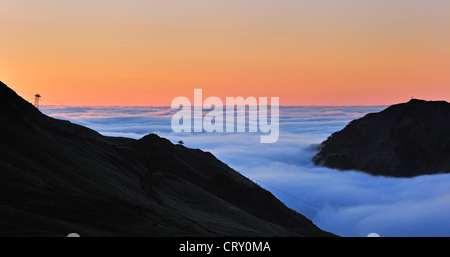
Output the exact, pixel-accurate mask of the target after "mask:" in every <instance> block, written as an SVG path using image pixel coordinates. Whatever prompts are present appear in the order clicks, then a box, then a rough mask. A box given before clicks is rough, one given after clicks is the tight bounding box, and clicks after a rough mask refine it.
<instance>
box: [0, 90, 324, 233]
mask: <svg viewBox="0 0 450 257" xmlns="http://www.w3.org/2000/svg"><path fill="white" fill-rule="evenodd" d="M0 119H1V121H2V122H1V131H0V191H1V192H0V236H65V235H67V234H68V233H71V232H75V233H79V234H81V235H82V236H330V235H331V234H329V233H326V232H324V231H322V230H320V229H318V228H317V227H316V226H315V225H314V224H313V223H312V222H311V221H309V220H308V219H306V218H305V217H304V216H302V215H301V214H299V213H296V212H295V211H293V210H291V209H289V208H287V207H286V206H285V205H283V204H282V203H281V202H280V201H279V200H277V199H276V198H275V197H274V196H273V195H272V194H271V193H269V192H268V191H266V190H264V189H262V188H260V187H259V186H258V185H256V184H255V183H253V182H252V181H250V180H248V179H247V178H245V177H244V176H242V175H240V174H239V173H237V172H236V171H234V170H233V169H231V168H230V167H228V166H227V165H225V164H224V163H222V162H221V161H219V160H217V159H216V158H215V157H214V156H213V155H212V154H210V153H207V152H203V151H201V150H196V149H189V148H186V147H184V146H180V145H173V144H172V143H170V142H169V141H168V140H166V139H163V138H160V137H158V136H157V135H154V134H151V135H148V136H146V137H144V138H142V139H140V140H134V139H128V138H114V137H105V136H102V135H100V134H99V133H97V132H95V131H93V130H90V129H88V128H85V127H82V126H79V125H75V124H72V123H70V122H68V121H62V120H57V119H53V118H50V117H48V116H46V115H43V114H42V113H41V112H40V111H39V110H37V109H36V108H34V106H32V105H31V104H29V103H28V102H26V101H25V100H23V99H22V98H20V97H19V96H18V95H17V94H16V93H15V92H13V91H12V90H11V89H9V88H8V87H7V86H6V85H4V84H3V83H0Z"/></svg>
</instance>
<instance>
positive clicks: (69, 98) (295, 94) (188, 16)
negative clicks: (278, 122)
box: [0, 0, 450, 106]
mask: <svg viewBox="0 0 450 257" xmlns="http://www.w3.org/2000/svg"><path fill="white" fill-rule="evenodd" d="M448 10H450V2H449V1H447V0H408V1H404V0H365V1H360V0H339V1H337V0H336V1H334V0H328V1H325V0H314V1H304V0H284V1H274V0H271V1H269V0H229V1H211V0H192V1H185V0H177V1H175V0H164V1H161V0H156V1H154V0H152V1H144V0H132V1H124V0H108V1H106V0H89V1H88V0H79V1H57V0H33V1H24V0H2V1H1V2H0V24H2V26H0V80H1V81H3V82H4V83H5V84H7V85H9V86H10V87H11V88H13V89H14V90H16V91H17V92H18V93H19V94H20V95H22V96H24V97H25V98H26V99H27V100H29V101H32V96H33V94H35V93H40V94H41V95H42V96H43V97H42V104H58V105H73V106H87V105H90V106H100V105H106V106H108V105H114V106H127V105H128V106H169V105H170V103H171V101H172V99H173V98H175V97H177V96H186V97H190V98H192V97H193V90H194V88H202V89H203V92H204V95H205V96H218V97H220V98H225V97H227V96H230V97H232V96H243V97H248V96H255V97H258V96H265V97H280V104H281V105H387V104H393V103H398V102H406V101H408V100H409V99H410V98H411V97H415V98H421V99H427V100H447V101H449V100H450V86H449V83H450V33H448V31H450V15H448Z"/></svg>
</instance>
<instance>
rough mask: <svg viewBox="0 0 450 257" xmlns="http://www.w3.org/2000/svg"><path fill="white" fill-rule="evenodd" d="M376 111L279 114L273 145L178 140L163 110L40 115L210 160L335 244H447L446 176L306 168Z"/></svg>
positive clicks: (246, 138) (229, 136)
mask: <svg viewBox="0 0 450 257" xmlns="http://www.w3.org/2000/svg"><path fill="white" fill-rule="evenodd" d="M384 108H385V107H384V106H371V107H366V106H354V107H324V106H317V107H281V108H280V139H279V140H278V142H277V143H275V144H261V143H260V141H259V136H260V135H259V134H257V133H256V134H255V133H248V132H247V133H214V134H211V133H180V134H175V133H173V132H172V129H171V127H170V121H171V117H172V115H173V113H174V111H173V110H170V108H168V107H58V106H46V107H43V112H44V113H46V114H48V115H50V116H53V117H56V118H61V119H68V120H70V121H72V122H74V123H78V124H81V125H84V126H87V127H90V128H92V129H95V130H97V131H99V132H100V133H102V134H104V135H109V136H126V137H133V138H140V137H142V136H144V135H146V134H148V133H157V134H159V135H161V136H163V137H166V138H168V139H170V140H172V142H176V141H178V140H179V139H182V140H183V141H184V142H185V144H186V146H188V147H191V148H200V149H203V150H206V151H210V152H212V153H213V154H215V155H216V156H217V157H218V158H219V159H220V160H222V161H223V162H225V163H227V164H228V165H230V166H231V167H232V168H234V169H236V170H237V171H239V172H240V173H242V174H243V175H245V176H247V177H249V178H251V179H252V180H254V181H255V182H256V183H258V184H259V185H261V186H262V187H264V188H266V189H267V190H269V191H271V192H272V193H273V194H274V195H275V196H277V197H278V198H279V199H280V200H282V201H283V202H284V203H285V204H286V205H287V206H289V207H291V208H292V209H295V210H297V211H299V212H300V213H302V214H304V215H305V216H307V217H308V218H309V219H311V220H312V221H313V222H314V223H315V224H316V225H318V226H319V227H321V228H322V229H324V230H327V231H330V232H333V233H336V234H338V235H341V236H367V235H368V234H369V233H378V234H380V235H381V236H450V222H448V217H449V216H450V174H439V175H429V176H419V177H415V178H388V177H375V176H371V175H368V174H365V173H362V172H357V171H346V172H341V171H337V170H333V169H328V168H324V167H316V166H314V165H313V164H312V162H311V158H312V156H314V154H315V151H314V147H311V145H314V144H318V143H320V142H322V141H323V140H324V139H326V138H327V137H328V136H329V135H330V134H331V133H333V132H335V131H337V130H340V129H342V128H343V127H344V126H345V125H346V124H347V123H348V122H349V121H350V120H353V119H355V118H359V117H362V116H364V115H365V114H366V113H369V112H377V111H380V110H382V109H384Z"/></svg>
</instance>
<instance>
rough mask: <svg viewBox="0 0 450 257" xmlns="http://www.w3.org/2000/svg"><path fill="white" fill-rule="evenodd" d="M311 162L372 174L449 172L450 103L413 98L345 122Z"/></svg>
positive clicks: (392, 174)
mask: <svg viewBox="0 0 450 257" xmlns="http://www.w3.org/2000/svg"><path fill="white" fill-rule="evenodd" d="M313 161H314V162H315V163H316V164H320V165H324V166H327V167H330V168H337V169H342V170H360V171H365V172H368V173H371V174H374V175H385V176H393V177H412V176H417V175H423V174H435V173H443V172H445V173H448V172H450V104H449V103H447V102H444V101H423V100H417V99H412V100H411V101H409V102H408V103H403V104H397V105H393V106H390V107H389V108H387V109H385V110H384V111H382V112H379V113H371V114H367V115H366V116H365V117H363V118H360V119H357V120H354V121H352V122H350V123H349V124H348V125H347V126H346V127H345V128H344V129H343V130H341V131H339V132H336V133H333V134H332V135H331V136H330V137H329V138H328V139H327V140H326V141H324V142H323V143H322V148H321V150H320V152H319V153H318V154H317V155H316V156H315V157H314V158H313Z"/></svg>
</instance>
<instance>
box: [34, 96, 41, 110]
mask: <svg viewBox="0 0 450 257" xmlns="http://www.w3.org/2000/svg"><path fill="white" fill-rule="evenodd" d="M40 98H41V95H40V94H35V95H34V107H36V108H38V109H39V99H40Z"/></svg>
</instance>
